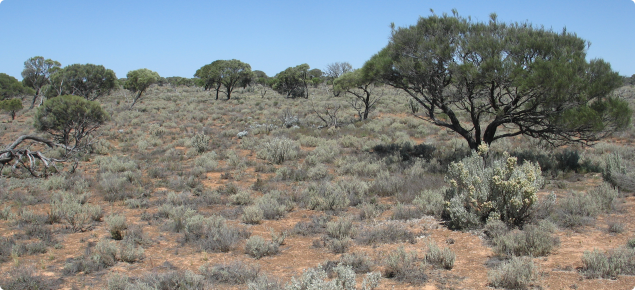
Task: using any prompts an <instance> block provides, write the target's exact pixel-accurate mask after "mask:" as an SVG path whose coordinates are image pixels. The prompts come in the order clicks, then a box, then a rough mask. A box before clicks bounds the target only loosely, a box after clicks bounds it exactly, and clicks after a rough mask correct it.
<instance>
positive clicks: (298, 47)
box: [0, 0, 635, 79]
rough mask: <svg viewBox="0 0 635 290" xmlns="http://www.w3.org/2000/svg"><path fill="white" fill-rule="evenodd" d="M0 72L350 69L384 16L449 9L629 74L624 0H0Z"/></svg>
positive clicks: (634, 43)
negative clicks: (573, 37)
mask: <svg viewBox="0 0 635 290" xmlns="http://www.w3.org/2000/svg"><path fill="white" fill-rule="evenodd" d="M0 1H1V2H0V72H3V73H7V74H9V75H12V76H14V77H16V78H18V79H22V78H21V76H20V72H21V71H22V69H23V68H24V61H25V60H27V59H28V58H30V57H33V56H36V55H41V56H44V57H45V58H51V59H54V60H57V61H59V62H61V63H62V66H66V65H69V64H74V63H82V64H84V63H93V64H101V65H104V66H105V67H106V68H109V69H112V70H114V71H115V73H116V74H117V76H118V77H125V76H126V73H127V72H128V71H130V70H135V69H139V68H148V69H151V70H154V71H157V72H158V73H159V74H160V75H161V76H164V77H169V76H183V77H192V76H193V74H194V73H195V72H196V70H197V69H199V68H200V67H201V66H203V65H205V64H208V63H211V62H212V61H214V60H217V59H234V58H235V59H239V60H241V61H243V62H246V63H249V64H250V65H251V67H252V69H253V70H262V71H264V72H266V73H267V74H268V75H270V76H273V75H275V74H276V73H278V72H280V71H282V70H284V69H286V68H287V67H290V66H296V65H299V64H302V63H308V64H309V65H310V66H311V68H319V69H324V68H325V67H326V65H327V64H329V63H333V62H338V61H339V62H342V61H348V62H350V63H351V64H352V65H353V67H354V68H358V67H361V66H362V65H363V64H364V62H365V61H366V60H368V59H369V58H370V57H371V56H372V55H373V54H375V53H377V52H378V51H379V50H380V49H381V48H383V47H384V46H385V45H386V44H387V43H388V37H389V36H390V23H391V22H394V23H395V24H396V25H397V26H407V25H411V24H415V23H416V21H417V19H418V18H419V16H424V17H425V16H428V15H430V9H431V8H432V9H434V11H435V13H437V14H441V13H444V12H447V13H451V9H452V8H456V9H457V10H458V12H459V14H461V15H462V16H471V17H472V19H473V20H479V21H487V20H488V18H489V14H490V13H492V12H495V13H497V14H498V19H499V21H504V22H525V21H528V22H531V23H533V24H534V25H543V26H544V27H546V28H552V29H553V30H555V31H558V32H559V31H561V30H562V28H563V27H565V26H566V28H567V31H569V32H575V33H577V35H578V36H580V37H581V38H583V39H586V40H588V41H590V42H591V43H592V45H591V48H590V49H589V51H588V58H589V59H591V58H603V59H604V60H606V61H608V62H610V63H611V65H612V67H613V69H614V70H616V71H618V72H619V73H620V74H621V75H626V76H630V75H633V74H635V56H634V54H635V3H634V2H633V0H578V1H569V0H566V1H565V0H562V1H558V0H551V1H546V0H533V1H526V0H505V1H474V0H466V1H440V0H437V1H424V0H419V1H408V0H393V1H374V0H365V1H346V0H339V1H302V0H296V1H200V0H189V1H188V0H184V1H167V0H152V1H150V0H126V1H124V0H110V1H103V0H56V1H51V0H3V1H2V0H0Z"/></svg>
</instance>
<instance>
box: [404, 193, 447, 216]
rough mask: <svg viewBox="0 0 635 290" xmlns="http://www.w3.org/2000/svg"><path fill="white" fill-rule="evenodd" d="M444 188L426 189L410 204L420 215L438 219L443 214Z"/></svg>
mask: <svg viewBox="0 0 635 290" xmlns="http://www.w3.org/2000/svg"><path fill="white" fill-rule="evenodd" d="M445 190H447V189H446V188H441V189H429V190H428V189H427V190H423V191H421V193H420V194H419V195H418V196H417V197H415V199H414V200H413V201H412V204H413V205H415V206H416V207H417V208H418V209H419V211H420V212H421V213H422V214H425V215H431V216H435V217H440V216H441V214H442V213H443V207H444V205H445V202H444V200H443V192H444V191H445Z"/></svg>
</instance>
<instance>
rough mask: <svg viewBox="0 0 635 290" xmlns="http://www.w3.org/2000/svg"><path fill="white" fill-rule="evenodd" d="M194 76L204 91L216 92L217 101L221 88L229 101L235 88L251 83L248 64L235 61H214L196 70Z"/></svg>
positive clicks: (251, 74)
mask: <svg viewBox="0 0 635 290" xmlns="http://www.w3.org/2000/svg"><path fill="white" fill-rule="evenodd" d="M194 76H195V77H197V78H199V79H200V82H201V84H202V86H203V87H204V88H205V90H210V89H214V90H215V91H216V99H217V100H218V94H219V92H220V89H221V86H224V87H225V92H224V93H225V96H227V99H228V100H229V99H230V98H231V93H232V91H233V90H234V88H235V87H236V86H247V85H248V84H249V83H250V82H251V80H252V78H253V72H252V71H251V66H250V65H249V64H248V63H244V62H242V61H240V60H237V59H232V60H216V61H214V62H212V63H210V64H207V65H204V66H203V67H201V68H200V69H198V70H197V71H196V73H195V74H194Z"/></svg>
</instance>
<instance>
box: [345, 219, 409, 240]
mask: <svg viewBox="0 0 635 290" xmlns="http://www.w3.org/2000/svg"><path fill="white" fill-rule="evenodd" d="M357 232H358V234H357V236H356V238H355V241H357V243H359V244H362V245H376V244H386V243H401V242H408V243H411V244H414V243H416V242H417V239H416V237H415V234H414V233H413V232H411V231H409V230H408V229H407V228H406V227H405V226H404V224H403V223H400V222H387V223H384V224H381V225H378V226H373V227H362V228H360V229H359V230H357Z"/></svg>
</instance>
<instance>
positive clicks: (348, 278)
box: [285, 265, 381, 290]
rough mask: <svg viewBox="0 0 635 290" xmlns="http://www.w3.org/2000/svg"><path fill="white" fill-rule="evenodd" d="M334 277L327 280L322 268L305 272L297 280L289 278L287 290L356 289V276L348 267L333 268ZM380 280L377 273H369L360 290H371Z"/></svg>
mask: <svg viewBox="0 0 635 290" xmlns="http://www.w3.org/2000/svg"><path fill="white" fill-rule="evenodd" d="M333 271H334V272H335V274H336V277H335V278H334V279H332V280H330V281H329V280H328V275H327V273H326V271H324V269H322V266H318V267H317V268H313V269H308V270H305V271H304V272H303V273H302V276H301V277H300V278H299V279H296V278H295V277H293V278H291V282H289V284H287V287H286V288H285V289H287V290H305V289H332V290H352V289H356V281H355V279H356V275H355V272H354V271H353V270H352V269H351V267H350V266H345V265H338V266H337V267H335V268H333ZM380 279H381V277H380V275H379V273H369V274H367V275H366V277H364V280H363V281H362V289H364V290H366V289H368V290H371V289H375V288H376V287H377V286H378V285H379V280H380Z"/></svg>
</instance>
